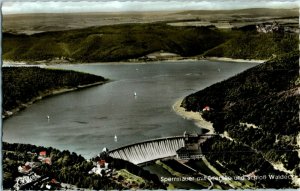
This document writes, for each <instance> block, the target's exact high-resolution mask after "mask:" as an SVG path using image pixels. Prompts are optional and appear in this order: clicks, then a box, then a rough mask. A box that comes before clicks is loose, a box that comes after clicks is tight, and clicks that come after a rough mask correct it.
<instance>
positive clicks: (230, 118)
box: [182, 51, 300, 170]
mask: <svg viewBox="0 0 300 191" xmlns="http://www.w3.org/2000/svg"><path fill="white" fill-rule="evenodd" d="M298 80H299V54H298V52H297V51H294V52H291V53H288V54H285V55H282V56H278V57H277V58H275V59H272V60H270V61H268V62H266V63H263V64H260V65H258V66H256V67H254V68H252V69H249V70H247V71H245V72H243V73H241V74H239V75H237V76H234V77H232V78H230V79H228V80H225V81H223V82H220V83H217V84H215V85H213V86H210V87H208V88H205V89H204V90H201V91H199V92H196V93H194V94H192V95H190V96H188V97H186V98H185V99H184V101H183V103H182V106H184V107H185V108H186V109H187V110H193V111H198V112H201V111H202V109H203V108H204V107H205V106H206V105H209V106H210V107H212V108H213V110H211V111H209V112H203V117H204V118H205V119H207V120H209V121H211V122H213V126H214V128H215V129H216V132H218V133H223V132H225V131H226V132H228V134H229V136H230V137H232V138H234V139H235V140H237V141H238V142H242V143H245V144H246V145H248V146H250V147H251V148H253V149H256V150H257V151H258V152H261V153H262V154H263V155H264V157H265V158H266V159H267V160H269V161H273V162H278V161H279V162H281V163H283V164H284V166H285V167H286V168H287V169H289V170H293V169H296V168H297V167H298V165H299V157H298V155H297V149H298V148H297V145H296V136H297V134H298V133H299V131H300V125H299V114H298V112H299V95H298V93H297V89H298V88H299V83H298ZM245 123H247V124H248V125H246V124H245ZM220 142H221V141H220ZM232 155H237V156H239V153H234V152H233V154H232Z"/></svg>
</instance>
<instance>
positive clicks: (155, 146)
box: [109, 136, 185, 164]
mask: <svg viewBox="0 0 300 191" xmlns="http://www.w3.org/2000/svg"><path fill="white" fill-rule="evenodd" d="M184 146H185V141H184V137H183V136H174V137H164V138H159V139H152V140H148V141H145V142H140V143H135V144H131V145H127V146H124V147H120V148H118V149H114V150H111V151H109V156H111V157H114V158H119V159H123V160H127V161H130V162H132V163H134V164H141V163H145V162H148V161H152V160H157V159H161V158H166V157H172V156H176V151H177V150H178V149H180V148H181V147H184Z"/></svg>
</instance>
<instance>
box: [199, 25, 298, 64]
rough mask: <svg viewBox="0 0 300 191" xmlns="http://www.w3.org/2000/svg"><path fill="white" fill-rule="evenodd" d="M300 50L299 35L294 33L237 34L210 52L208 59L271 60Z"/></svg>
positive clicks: (206, 53) (207, 53) (208, 52)
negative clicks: (299, 44) (299, 48)
mask: <svg viewBox="0 0 300 191" xmlns="http://www.w3.org/2000/svg"><path fill="white" fill-rule="evenodd" d="M297 49H298V35H297V34H292V33H258V32H256V31H255V30H254V31H251V30H250V31H244V32H240V33H237V35H235V36H234V37H233V38H231V39H230V40H228V41H226V42H225V43H223V44H221V45H219V46H217V47H215V48H213V49H211V50H208V51H207V52H205V53H204V54H203V55H204V56H207V57H229V58H242V59H270V58H272V57H275V56H277V55H281V54H283V53H288V52H291V51H294V50H297Z"/></svg>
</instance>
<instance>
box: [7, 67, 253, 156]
mask: <svg viewBox="0 0 300 191" xmlns="http://www.w3.org/2000/svg"><path fill="white" fill-rule="evenodd" d="M255 65H256V64H254V63H236V62H213V61H176V62H155V63H151V64H149V63H148V64H136V63H134V64H128V63H119V64H88V65H83V64H79V65H59V66H51V67H56V68H64V69H72V70H76V71H83V72H88V73H92V74H97V75H101V76H104V77H106V78H109V79H111V80H112V81H111V82H109V83H107V84H104V85H100V86H95V87H91V88H87V89H83V90H80V91H74V92H69V93H65V94H61V95H56V96H53V97H50V98H47V99H44V100H42V101H39V102H36V103H35V104H33V105H32V106H30V107H29V108H27V109H26V110H24V111H21V112H19V113H17V114H16V115H15V116H13V117H11V118H8V119H6V120H5V121H4V122H3V140H4V141H7V142H11V143H30V144H35V145H41V146H51V147H54V148H58V149H61V150H63V149H68V150H70V151H74V152H76V153H78V154H81V155H83V156H84V157H85V158H90V157H92V156H95V155H96V154H98V153H99V152H100V151H101V150H102V149H103V147H107V148H109V149H113V148H117V147H120V146H123V145H126V144H131V143H135V142H139V141H143V140H147V139H152V138H158V137H164V136H173V135H181V134H183V132H184V131H189V132H198V133H201V129H200V128H197V127H196V126H195V125H194V124H193V122H192V121H188V120H185V119H183V118H181V117H180V116H177V115H176V113H174V111H173V110H172V105H173V104H174V102H175V101H176V100H177V99H178V98H181V97H183V96H187V95H189V94H191V93H193V92H196V91H198V90H201V89H203V88H205V87H207V86H209V85H212V84H214V83H216V82H218V81H221V80H224V79H226V78H228V77H231V76H233V75H235V74H237V73H240V72H241V71H244V70H246V69H247V68H250V67H253V66H255ZM134 92H136V94H137V96H134ZM47 115H49V116H50V119H49V120H48V119H47V117H46V116H47ZM115 135H117V137H118V140H117V142H115V141H114V136H115Z"/></svg>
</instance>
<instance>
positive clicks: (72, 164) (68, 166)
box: [3, 142, 165, 190]
mask: <svg viewBox="0 0 300 191" xmlns="http://www.w3.org/2000/svg"><path fill="white" fill-rule="evenodd" d="M40 151H46V153H47V156H49V157H50V158H51V160H52V165H48V164H42V165H41V166H39V167H38V168H35V169H33V171H34V172H35V173H37V174H38V175H40V176H45V177H50V178H55V179H56V180H57V181H59V182H63V183H68V184H72V185H76V186H77V187H78V188H88V189H95V190H121V189H124V188H123V187H122V185H120V184H117V183H116V182H115V181H114V180H113V179H112V178H110V177H106V176H103V177H101V176H100V175H97V174H89V173H88V172H89V171H90V170H91V169H92V168H93V162H92V161H86V160H85V159H84V158H83V157H82V156H81V155H77V154H76V153H74V152H72V153H70V152H69V151H59V150H57V149H54V148H52V147H48V148H46V147H40V146H35V145H30V144H18V143H14V144H10V143H6V142H3V186H4V188H5V189H11V188H13V185H14V184H15V178H16V177H18V176H22V175H21V174H20V173H19V172H18V166H23V165H24V164H25V162H27V161H38V159H37V157H38V156H37V155H35V154H38V153H39V152H40ZM105 159H106V160H107V161H106V162H109V163H110V166H111V167H110V168H113V169H116V170H119V169H127V170H128V171H129V172H131V173H133V174H135V175H137V176H140V177H142V178H144V179H145V181H146V182H148V184H147V185H145V188H148V189H163V188H165V187H164V185H163V184H162V183H161V182H160V181H159V179H158V177H157V176H156V175H153V174H150V173H149V172H148V171H145V170H143V169H142V168H140V167H138V166H136V165H134V164H132V163H130V162H128V161H123V160H120V159H114V158H111V157H107V158H105ZM36 189H38V188H36ZM127 189H130V187H128V188H127Z"/></svg>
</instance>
